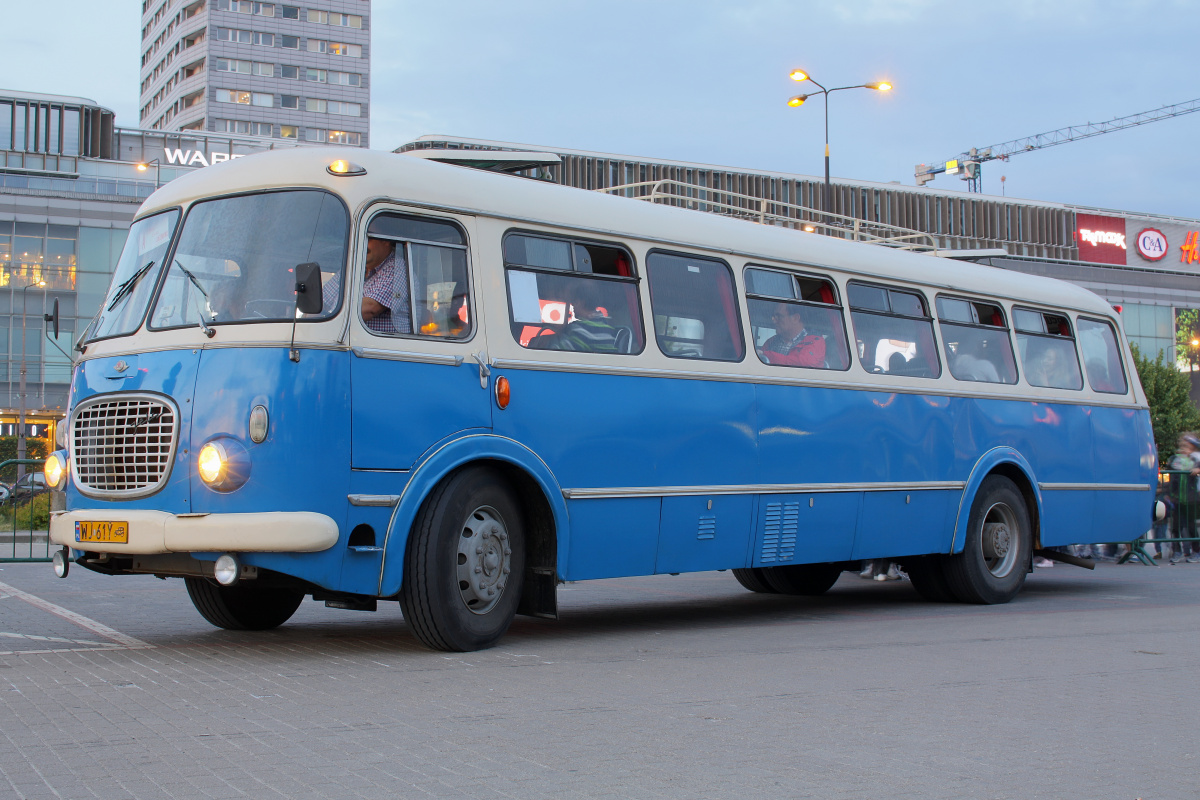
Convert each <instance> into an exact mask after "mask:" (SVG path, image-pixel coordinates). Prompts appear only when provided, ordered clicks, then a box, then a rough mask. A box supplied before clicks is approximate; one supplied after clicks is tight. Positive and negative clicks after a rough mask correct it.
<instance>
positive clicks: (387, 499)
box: [346, 494, 400, 508]
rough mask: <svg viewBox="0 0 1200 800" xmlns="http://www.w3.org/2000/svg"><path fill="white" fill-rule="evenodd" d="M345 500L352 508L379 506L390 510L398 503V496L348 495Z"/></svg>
mask: <svg viewBox="0 0 1200 800" xmlns="http://www.w3.org/2000/svg"><path fill="white" fill-rule="evenodd" d="M346 499H347V500H349V501H350V505H352V506H379V507H383V508H391V507H392V506H394V505H396V503H399V502H400V495H398V494H348V495H346Z"/></svg>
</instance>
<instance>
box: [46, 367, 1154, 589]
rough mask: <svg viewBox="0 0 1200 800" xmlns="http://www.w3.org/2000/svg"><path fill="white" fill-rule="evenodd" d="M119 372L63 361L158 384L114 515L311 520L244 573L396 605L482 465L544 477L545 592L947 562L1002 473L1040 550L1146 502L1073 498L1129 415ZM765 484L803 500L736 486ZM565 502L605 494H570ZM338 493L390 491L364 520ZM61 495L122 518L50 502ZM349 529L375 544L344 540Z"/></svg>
mask: <svg viewBox="0 0 1200 800" xmlns="http://www.w3.org/2000/svg"><path fill="white" fill-rule="evenodd" d="M118 360H119V359H116V358H111V359H109V358H103V359H95V360H92V361H88V362H85V363H84V364H82V365H81V366H80V367H79V368H78V372H77V376H76V381H75V390H74V395H73V397H72V403H75V402H78V401H80V400H83V399H86V398H87V397H90V396H92V395H94V394H98V393H108V392H115V391H142V392H156V393H160V394H165V395H168V396H170V397H171V398H172V399H173V400H174V401H175V403H176V404H177V405H178V407H179V410H180V424H181V429H180V430H181V437H180V443H179V447H178V450H177V455H176V459H175V463H174V468H173V470H172V473H171V477H170V480H169V482H168V483H167V485H166V487H165V488H164V489H162V490H161V491H159V492H158V493H156V494H154V495H151V496H149V497H143V498H138V499H135V500H129V501H123V502H122V503H121V504H122V505H125V506H126V507H129V508H144V509H158V510H164V511H170V512H173V513H186V512H209V513H234V512H261V511H294V510H303V511H315V512H319V513H323V514H327V515H328V516H330V517H332V518H333V519H334V520H336V521H337V523H338V526H339V529H340V532H341V533H340V538H339V542H338V544H337V545H336V546H334V547H333V548H330V549H329V550H327V551H324V552H321V553H291V554H289V553H247V554H245V561H246V562H247V563H249V564H253V565H256V566H259V567H263V568H268V569H272V570H276V571H279V572H282V573H286V574H289V575H294V576H296V577H298V578H302V579H304V580H306V581H309V582H311V583H313V584H316V585H319V586H322V587H325V588H327V589H332V590H340V591H348V592H356V593H362V594H377V595H379V596H393V595H395V594H396V593H397V592H398V591H399V588H400V583H401V580H402V577H403V563H404V550H405V546H406V544H407V538H408V531H409V530H410V528H411V525H412V523H413V520H414V519H415V517H416V515H417V513H418V512H419V510H420V507H421V504H422V503H423V502H424V500H425V498H426V496H427V495H428V493H429V492H430V491H431V490H432V489H433V488H434V487H435V486H436V485H437V483H438V482H439V481H440V480H442V479H443V478H444V477H445V476H446V475H447V474H449V473H450V472H451V471H453V470H455V469H457V468H459V467H461V466H462V465H464V464H468V463H471V462H474V461H479V460H496V461H503V462H506V463H508V464H512V465H514V466H516V467H517V468H519V469H522V470H524V471H525V472H526V473H527V474H529V475H530V476H532V478H533V479H534V480H535V482H536V483H537V485H538V486H539V487H540V489H541V492H542V494H543V495H544V496H545V498H546V499H547V501H548V503H549V505H550V508H551V512H552V515H553V518H554V522H555V525H556V529H557V534H558V564H557V566H558V573H559V577H560V578H561V579H564V580H580V579H586V578H601V577H614V576H626V575H643V574H651V573H655V572H659V573H662V572H685V571H693V570H709V569H728V568H737V567H746V566H775V565H781V564H798V563H813V562H828V561H842V560H850V559H860V558H875V557H888V556H893V557H894V556H903V555H912V554H921V553H932V552H941V553H946V552H954V551H957V550H960V549H961V548H962V543H963V541H964V538H965V526H966V523H967V516H968V514H969V509H970V504H971V501H972V499H973V497H974V494H975V491H976V490H977V488H978V486H979V484H980V482H982V480H983V478H984V477H986V475H987V474H988V473H989V471H990V470H992V469H994V468H996V467H997V466H1000V465H1008V467H1009V468H1011V469H1014V470H1016V471H1017V473H1018V474H1021V475H1024V476H1026V478H1027V479H1028V483H1029V485H1030V487H1031V490H1032V496H1033V497H1034V509H1033V510H1034V511H1035V512H1036V513H1037V515H1038V517H1039V520H1040V523H1041V526H1040V527H1041V529H1040V539H1041V543H1042V544H1043V545H1045V546H1050V545H1056V544H1063V543H1068V542H1082V541H1093V540H1113V539H1124V538H1132V537H1133V536H1136V535H1138V534H1139V533H1140V532H1141V528H1142V527H1144V526H1145V525H1146V524H1148V520H1149V512H1150V507H1151V505H1152V503H1153V492H1152V490H1150V489H1149V488H1148V489H1147V490H1146V491H1104V490H1095V489H1093V488H1086V487H1085V488H1077V489H1072V488H1070V486H1069V485H1070V484H1075V485H1078V484H1096V483H1100V484H1114V485H1117V484H1119V485H1125V486H1129V485H1134V484H1142V485H1145V486H1147V487H1149V486H1152V485H1153V483H1154V479H1155V471H1154V460H1153V450H1152V448H1153V443H1152V441H1150V438H1149V431H1150V425H1149V417H1148V414H1147V412H1145V411H1144V410H1142V411H1139V410H1131V409H1119V408H1106V407H1092V406H1085V405H1070V404H1046V403H1038V402H1030V401H1018V400H1002V399H980V398H968V397H946V396H937V395H928V396H923V395H916V394H903V393H892V392H874V391H863V390H856V389H837V388H817V387H800V386H784V385H773V384H758V385H756V384H752V383H738V382H734V381H726V380H699V379H692V378H677V377H666V376H663V377H648V376H618V375H599V374H588V373H582V372H571V371H562V372H555V371H550V370H504V371H503V372H502V373H501V372H497V373H496V374H494V375H493V376H492V378H491V381H489V388H488V389H487V390H484V389H482V388H481V387H480V384H479V373H478V369H477V367H476V366H475V365H474V364H470V363H464V364H462V365H460V366H451V365H439V364H422V363H411V362H401V361H386V360H376V359H369V358H360V357H358V356H355V355H353V354H352V353H350V352H347V351H344V350H304V351H303V353H302V357H301V360H300V362H299V363H295V362H291V361H289V360H288V356H287V350H286V349H285V348H275V347H258V348H213V349H208V350H203V351H194V350H179V351H169V352H156V353H147V354H141V355H136V356H126V357H124V360H125V361H126V362H128V363H129V364H130V369H128V370H126V373H117V372H116V371H115V369H114V365H115V363H116V362H117V361H118ZM118 374H122V375H123V376H122V377H119V378H114V377H112V376H114V375H118ZM500 374H503V375H504V376H505V377H507V378H508V380H509V382H510V386H511V396H512V401H511V404H510V405H509V407H508V408H507V409H504V410H500V409H498V408H496V407H495V406H494V401H493V392H492V387H493V386H494V381H495V380H496V378H497V377H499V375H500ZM256 404H262V405H265V406H266V407H267V409H268V411H269V414H270V435H269V436H268V438H267V440H266V441H265V442H263V443H261V444H258V445H256V444H254V443H252V442H251V441H250V440H249V437H248V434H247V422H248V415H249V411H250V409H251V407H253V406H254V405H256ZM217 436H220V437H226V438H230V439H235V440H237V441H238V442H239V443H241V444H242V445H243V446H244V447H245V448H246V450H247V452H248V453H249V454H250V458H251V465H252V468H251V475H250V479H249V481H248V483H247V484H246V485H245V486H243V487H242V488H241V489H238V490H237V491H233V492H229V493H225V494H222V493H218V492H214V491H212V490H210V489H209V488H208V487H207V486H205V485H204V484H203V483H202V482H201V481H200V480H199V478H198V477H197V476H196V475H195V474H194V473H195V471H194V469H193V468H192V466H193V465H192V462H193V460H194V458H195V454H196V453H197V452H198V450H199V448H200V447H201V446H202V445H203V444H204V443H205V442H206V441H208V440H210V439H212V438H214V437H217ZM947 483H950V484H952V487H953V488H947V487H946V486H945V485H939V486H932V485H931V486H927V487H922V486H919V484H947ZM889 484H912V486H910V487H904V486H901V487H899V488H895V489H892V488H889ZM1047 484H1050V485H1052V486H1050V487H1049V488H1047V489H1046V490H1043V489H1042V488H1040V487H1042V486H1044V485H1047ZM1054 484H1057V486H1053V485H1054ZM772 486H792V487H796V486H800V487H811V489H812V491H807V490H806V489H796V490H793V491H775V492H772V491H771V489H770V488H754V487H772ZM656 487H657V488H658V489H661V491H658V490H656ZM739 487H750V488H747V489H746V490H741V489H739ZM564 490H566V494H570V492H571V490H599V491H600V492H601V494H603V493H604V491H606V490H609V495H608V496H601V497H594V498H589V497H586V496H584V497H574V498H572V499H570V500H567V499H565V493H564ZM349 494H368V495H396V496H399V498H400V499H399V502H398V503H397V505H396V506H395V508H387V507H359V506H352V505H350V504H349V503H348V502H347V495H349ZM68 505H69V507H70V508H94V507H110V506H114V505H118V504H116V503H111V502H104V501H96V500H91V499H88V498H86V497H82V496H81V495H79V493H78V492H77V491H76V490H75V489H74V488H69V489H68ZM358 525H369V526H370V527H371V528H372V529H373V530H374V531H375V540H374V544H376V545H379V546H381V547H382V548H383V549H382V551H372V550H365V551H355V550H351V549H349V548H348V547H347V544H348V540H349V535H350V531H352V530H354V528H355V526H358Z"/></svg>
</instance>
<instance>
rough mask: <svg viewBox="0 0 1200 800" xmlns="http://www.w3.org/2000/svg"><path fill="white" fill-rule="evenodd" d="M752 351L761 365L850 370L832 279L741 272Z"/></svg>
mask: <svg viewBox="0 0 1200 800" xmlns="http://www.w3.org/2000/svg"><path fill="white" fill-rule="evenodd" d="M745 279H746V307H747V308H748V309H749V311H750V330H751V332H752V334H753V338H754V349H755V352H756V353H757V354H758V357H759V360H761V361H762V362H763V363H764V364H775V365H778V366H787V367H808V368H810V369H837V370H844V369H849V367H850V355H849V353H848V352H847V349H846V329H845V325H844V323H843V321H842V309H841V306H840V305H838V302H837V289H836V287H835V286H834V284H833V282H832V281H829V280H826V279H824V278H818V277H815V276H811V275H797V274H793V273H790V272H783V271H780V270H774V269H764V268H762V267H748V268H747V269H746V271H745Z"/></svg>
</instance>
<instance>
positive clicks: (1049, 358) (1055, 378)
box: [1025, 343, 1077, 389]
mask: <svg viewBox="0 0 1200 800" xmlns="http://www.w3.org/2000/svg"><path fill="white" fill-rule="evenodd" d="M1031 345H1032V343H1031ZM1028 370H1029V372H1028V374H1027V375H1026V376H1025V379H1026V380H1027V381H1029V383H1030V384H1031V385H1033V386H1047V387H1050V388H1053V389H1075V388H1077V386H1076V382H1075V378H1074V375H1073V374H1072V370H1071V367H1070V365H1069V364H1068V363H1067V358H1066V355H1065V354H1064V353H1063V351H1062V350H1061V349H1060V348H1058V347H1054V346H1051V345H1044V346H1043V348H1042V351H1041V352H1040V353H1035V354H1034V355H1033V358H1031V359H1029V364H1028Z"/></svg>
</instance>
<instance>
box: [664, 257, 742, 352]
mask: <svg viewBox="0 0 1200 800" xmlns="http://www.w3.org/2000/svg"><path fill="white" fill-rule="evenodd" d="M646 274H647V275H648V277H649V279H650V303H651V305H652V306H653V308H654V334H655V338H656V339H657V340H658V348H659V349H660V350H661V351H662V352H663V354H664V355H666V356H668V357H670V358H695V359H702V360H706V361H741V360H742V357H743V356H744V355H745V345H744V344H743V338H742V323H741V318H740V315H739V314H738V308H737V298H736V297H735V295H734V289H733V274H732V273H731V272H730V270H729V265H728V264H726V263H725V262H724V261H720V260H718V259H715V258H704V257H702V256H691V255H678V254H674V253H664V252H653V253H651V254H650V255H649V256H647V257H646Z"/></svg>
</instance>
